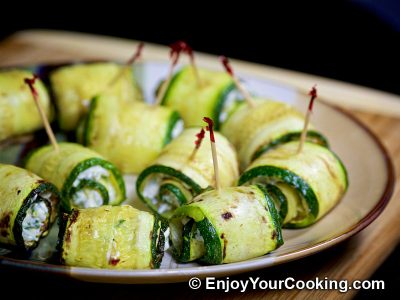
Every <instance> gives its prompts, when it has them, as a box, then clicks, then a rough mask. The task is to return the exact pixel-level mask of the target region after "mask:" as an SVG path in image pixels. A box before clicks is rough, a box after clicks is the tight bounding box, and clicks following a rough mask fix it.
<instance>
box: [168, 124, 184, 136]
mask: <svg viewBox="0 0 400 300" xmlns="http://www.w3.org/2000/svg"><path fill="white" fill-rule="evenodd" d="M183 128H184V123H183V120H179V121H177V122H176V123H175V125H174V128H173V129H172V132H171V137H172V138H173V139H174V138H177V137H178V136H179V135H180V134H181V133H182V131H183Z"/></svg>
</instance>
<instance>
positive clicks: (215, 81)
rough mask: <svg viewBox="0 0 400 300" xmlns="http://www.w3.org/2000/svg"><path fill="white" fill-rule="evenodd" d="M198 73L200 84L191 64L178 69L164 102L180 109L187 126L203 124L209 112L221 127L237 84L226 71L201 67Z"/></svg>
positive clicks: (217, 125) (217, 126)
mask: <svg viewBox="0 0 400 300" xmlns="http://www.w3.org/2000/svg"><path fill="white" fill-rule="evenodd" d="M198 74H199V78H200V81H201V85H200V86H198V84H197V81H196V78H195V75H194V72H193V69H192V67H190V66H188V67H185V68H183V69H182V70H180V71H179V72H178V73H176V74H175V75H174V77H173V78H172V80H171V83H170V84H169V86H168V88H167V91H166V93H165V96H164V99H162V102H161V103H162V105H165V106H168V107H171V108H172V109H175V110H176V111H178V112H179V114H180V115H181V116H182V118H183V121H184V122H185V126H188V127H190V126H202V125H203V123H202V121H201V120H202V119H203V117H204V116H210V118H211V119H213V120H214V124H215V129H217V130H218V128H219V124H220V121H221V120H222V119H223V118H224V116H225V115H226V113H227V111H228V110H229V106H230V105H232V104H233V100H235V96H236V90H235V84H234V82H233V80H232V78H231V77H230V76H229V75H228V74H226V73H223V72H215V71H210V70H205V69H198Z"/></svg>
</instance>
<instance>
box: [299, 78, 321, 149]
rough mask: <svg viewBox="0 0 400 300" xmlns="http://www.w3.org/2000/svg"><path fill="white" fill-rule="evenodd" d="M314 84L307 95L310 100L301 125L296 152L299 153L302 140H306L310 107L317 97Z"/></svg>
mask: <svg viewBox="0 0 400 300" xmlns="http://www.w3.org/2000/svg"><path fill="white" fill-rule="evenodd" d="M316 86H317V85H314V86H313V87H312V88H311V90H310V92H309V93H308V95H310V96H311V98H310V102H309V103H308V109H307V114H306V118H305V120H304V127H303V131H302V132H301V137H300V143H299V148H298V149H297V153H300V152H301V151H302V150H303V145H304V142H305V141H306V137H307V130H308V124H309V123H310V116H311V113H312V109H313V106H314V101H315V99H317V97H318V95H317V88H316Z"/></svg>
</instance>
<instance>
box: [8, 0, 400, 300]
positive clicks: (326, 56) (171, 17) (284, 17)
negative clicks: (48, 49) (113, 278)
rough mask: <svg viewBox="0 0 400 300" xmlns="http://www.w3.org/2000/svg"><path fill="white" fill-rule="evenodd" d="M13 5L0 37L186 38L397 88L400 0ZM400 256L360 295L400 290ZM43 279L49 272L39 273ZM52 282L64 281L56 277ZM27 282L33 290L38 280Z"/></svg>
mask: <svg viewBox="0 0 400 300" xmlns="http://www.w3.org/2000/svg"><path fill="white" fill-rule="evenodd" d="M258 2H260V1H258ZM276 2H278V1H276ZM220 5H221V4H220ZM8 6H10V3H2V8H3V9H0V12H1V13H0V39H2V38H5V37H7V36H8V35H10V34H12V33H13V32H16V31H18V30H22V29H29V28H49V29H62V30H72V31H79V32H89V33H97V34H104V35H112V36H119V37H125V38H131V39H137V40H143V41H149V42H153V43H160V44H170V43H172V42H174V41H176V40H178V39H183V40H186V41H187V42H188V43H189V44H190V45H191V46H192V47H193V48H194V49H195V50H197V51H203V52H209V53H213V54H218V55H219V54H224V55H226V56H229V57H232V58H238V59H242V60H247V61H253V62H258V63H262V64H268V65H273V66H278V67H282V68H288V69H293V70H298V71H302V72H307V73H312V74H316V75H322V76H325V77H331V78H335V79H340V80H344V81H349V82H353V83H357V84H361V85H365V86H369V87H373V88H377V89H381V90H385V91H389V92H392V93H397V94H400V84H399V76H398V73H399V70H400V68H399V67H400V60H399V55H400V46H399V40H400V39H399V38H400V1H396V0H380V1H373V0H353V1H279V3H274V2H268V1H265V3H263V6H260V5H258V4H254V3H252V2H251V1H245V2H241V3H239V2H238V4H234V3H233V1H231V2H227V3H226V4H225V6H223V7H217V5H216V3H213V4H208V5H206V4H205V2H189V1H186V2H183V3H178V2H174V3H172V2H167V3H164V4H157V3H155V2H149V3H146V2H138V1H135V2H132V1H131V2H126V3H125V4H121V3H116V2H114V1H113V2H104V4H101V3H100V2H98V3H96V4H92V5H91V6H84V4H83V2H81V3H73V2H70V1H68V2H53V3H52V4H51V5H49V6H48V5H46V6H45V4H40V3H39V2H31V3H28V4H24V3H23V2H21V3H14V4H13V5H12V6H13V7H8ZM181 9H185V12H180V10H181ZM93 55H94V57H95V56H96V53H94V54H93ZM399 257H400V249H397V250H396V251H395V252H394V253H393V254H392V255H391V257H390V258H389V259H388V260H387V261H386V263H385V264H384V265H383V266H382V267H381V268H380V269H379V270H378V271H377V272H376V274H375V275H374V276H373V277H374V278H375V279H384V280H385V281H386V282H387V290H386V291H384V292H382V291H379V292H368V293H367V292H361V293H360V295H359V297H360V298H361V297H366V296H388V295H390V293H397V294H398V293H399V291H400V288H399V286H400V275H399V274H400V273H399V270H400V268H399V267H400V263H399V261H400V260H399ZM300 265H301V264H300ZM289 275H290V274H289ZM0 276H1V277H0V280H1V285H3V284H7V283H11V282H12V281H16V280H18V279H19V278H20V276H21V273H18V272H17V273H13V274H12V275H11V273H9V272H7V271H4V270H0ZM29 276H34V275H33V274H29ZM25 277H28V275H27V276H25ZM34 277H36V276H34ZM21 278H22V279H24V280H26V278H24V277H21ZM39 280H47V281H48V280H49V278H46V277H44V278H42V277H37V278H36V281H39ZM32 282H33V283H34V282H35V281H34V279H33V281H32ZM50 283H51V284H54V285H55V286H56V287H57V284H58V287H59V285H60V283H59V282H57V281H56V282H53V281H51V280H50ZM81 287H83V285H81ZM30 288H32V289H34V286H33V284H31V285H30ZM90 288H94V289H98V286H94V285H91V286H90ZM149 288H151V287H149ZM104 289H106V290H107V291H108V290H109V288H106V287H104ZM131 290H132V289H131ZM132 291H134V289H133V290H132ZM27 292H28V291H27ZM97 295H98V296H99V293H97ZM100 295H101V294H100ZM133 297H135V295H134V294H132V298H133ZM34 298H35V297H34Z"/></svg>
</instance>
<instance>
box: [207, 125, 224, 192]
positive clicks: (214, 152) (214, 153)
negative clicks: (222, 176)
mask: <svg viewBox="0 0 400 300" xmlns="http://www.w3.org/2000/svg"><path fill="white" fill-rule="evenodd" d="M203 121H204V122H206V123H207V127H206V130H207V131H209V132H210V141H211V153H212V158H213V164H214V176H215V186H216V188H217V190H218V191H219V190H220V189H221V185H220V180H219V171H218V158H217V148H216V146H215V137H214V122H213V120H211V119H210V118H207V117H204V118H203Z"/></svg>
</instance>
